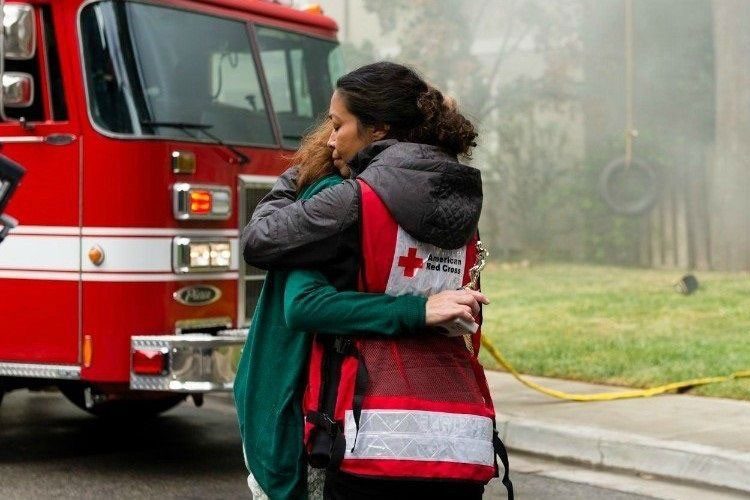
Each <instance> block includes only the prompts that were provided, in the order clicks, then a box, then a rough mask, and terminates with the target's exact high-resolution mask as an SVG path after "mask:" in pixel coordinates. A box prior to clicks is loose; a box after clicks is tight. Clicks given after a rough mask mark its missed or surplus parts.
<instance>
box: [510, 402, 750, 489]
mask: <svg viewBox="0 0 750 500" xmlns="http://www.w3.org/2000/svg"><path fill="white" fill-rule="evenodd" d="M497 423H498V429H499V431H500V434H501V436H502V437H503V442H504V443H505V445H506V446H507V447H508V449H510V450H517V451H523V452H527V453H534V454H536V455H542V456H547V457H552V458H563V459H569V460H574V461H577V462H584V463H587V464H593V465H595V466H599V467H604V468H617V469H624V470H629V471H633V472H640V473H644V474H652V475H658V476H663V477H666V478H670V479H675V480H680V481H691V482H696V483H702V484H707V485H711V486H720V487H724V488H732V489H735V490H739V491H742V492H746V493H750V479H749V478H750V453H740V452H734V451H730V450H725V449H721V448H715V447H712V446H705V445H699V444H694V443H687V442H684V441H671V440H661V439H653V438H645V437H643V436H640V435H636V434H630V433H625V432H614V431H608V430H602V429H598V428H594V427H581V426H570V425H560V424H553V423H548V422H539V421H533V420H528V419H525V418H524V419H523V421H521V420H515V419H513V418H506V419H503V418H502V417H500V416H499V417H498V422H497ZM512 469H513V464H511V470H512Z"/></svg>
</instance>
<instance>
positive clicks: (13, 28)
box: [3, 3, 36, 61]
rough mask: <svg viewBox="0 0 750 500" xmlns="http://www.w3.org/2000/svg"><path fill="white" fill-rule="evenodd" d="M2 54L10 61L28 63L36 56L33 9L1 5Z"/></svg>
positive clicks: (14, 4)
mask: <svg viewBox="0 0 750 500" xmlns="http://www.w3.org/2000/svg"><path fill="white" fill-rule="evenodd" d="M3 35H4V41H3V52H4V54H3V55H4V57H5V59H7V60H11V61H28V60H29V59H33V57H34V55H35V54H36V21H35V16H34V8H33V7H32V6H31V5H28V4H19V3H12V4H5V5H3Z"/></svg>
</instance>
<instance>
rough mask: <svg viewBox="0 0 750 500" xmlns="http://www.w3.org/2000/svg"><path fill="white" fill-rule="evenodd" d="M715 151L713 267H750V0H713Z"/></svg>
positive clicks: (711, 184)
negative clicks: (749, 138) (749, 0)
mask: <svg viewBox="0 0 750 500" xmlns="http://www.w3.org/2000/svg"><path fill="white" fill-rule="evenodd" d="M713 10H714V34H715V43H714V47H715V64H716V151H715V155H714V164H713V169H712V172H711V175H710V178H709V200H710V205H709V206H710V224H711V259H712V267H713V268H715V269H720V270H726V271H740V270H750V164H749V163H748V162H750V141H749V140H748V137H750V64H748V62H749V61H750V2H748V1H747V0H714V2H713Z"/></svg>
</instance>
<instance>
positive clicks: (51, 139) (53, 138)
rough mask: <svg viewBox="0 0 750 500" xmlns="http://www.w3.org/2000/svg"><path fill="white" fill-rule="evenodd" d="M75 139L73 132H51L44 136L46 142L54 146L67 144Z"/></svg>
mask: <svg viewBox="0 0 750 500" xmlns="http://www.w3.org/2000/svg"><path fill="white" fill-rule="evenodd" d="M75 140H76V136H74V135H73V134H50V135H48V136H47V137H45V138H44V142H46V143H47V144H50V145H52V146H67V145H68V144H70V143H72V142H73V141H75Z"/></svg>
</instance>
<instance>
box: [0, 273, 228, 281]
mask: <svg viewBox="0 0 750 500" xmlns="http://www.w3.org/2000/svg"><path fill="white" fill-rule="evenodd" d="M3 278H4V279H20V280H42V281H47V280H50V281H79V279H80V280H81V281H95V282H111V283H125V282H127V283H131V282H164V281H170V282H171V281H222V280H231V281H236V280H238V279H239V273H231V272H230V273H195V274H166V273H146V274H135V273H78V272H49V271H32V270H22V271H6V270H0V279H3Z"/></svg>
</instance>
